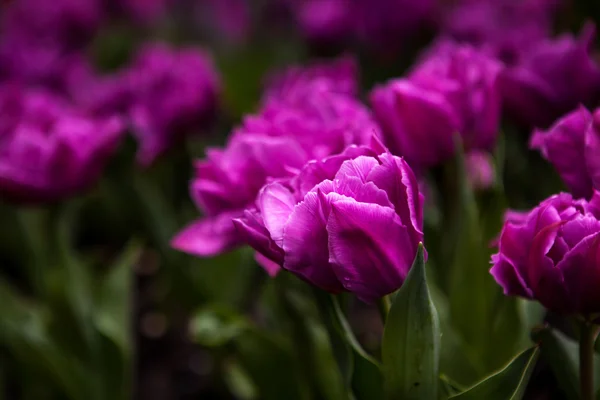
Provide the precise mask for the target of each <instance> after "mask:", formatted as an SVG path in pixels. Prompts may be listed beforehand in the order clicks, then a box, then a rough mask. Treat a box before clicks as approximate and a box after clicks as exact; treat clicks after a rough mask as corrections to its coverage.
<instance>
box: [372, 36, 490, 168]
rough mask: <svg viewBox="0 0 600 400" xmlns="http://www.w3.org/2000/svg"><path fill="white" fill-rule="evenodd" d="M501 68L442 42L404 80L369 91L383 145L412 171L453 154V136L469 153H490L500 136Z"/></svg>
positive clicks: (467, 49) (472, 52) (477, 54)
mask: <svg viewBox="0 0 600 400" xmlns="http://www.w3.org/2000/svg"><path fill="white" fill-rule="evenodd" d="M500 72H501V66H500V64H499V63H498V62H497V61H495V60H494V59H492V58H489V57H487V56H486V55H485V54H483V53H481V52H478V51H477V50H475V49H474V48H471V47H469V46H462V45H456V44H454V43H451V42H442V43H441V44H439V45H437V46H435V47H434V48H433V49H432V50H430V51H429V52H428V54H427V56H426V57H425V59H424V60H423V61H422V62H421V63H420V64H418V65H417V66H416V68H415V69H414V70H413V71H412V72H411V73H410V74H409V75H408V77H406V78H400V79H395V80H392V81H391V82H389V83H387V84H385V85H382V86H378V87H376V88H375V89H374V90H373V92H372V93H371V103H372V105H373V112H374V114H375V116H376V118H377V120H378V122H379V123H380V125H381V127H382V131H383V135H384V139H385V143H386V145H387V146H388V147H389V148H390V150H391V151H392V152H393V153H394V154H398V155H401V156H403V157H404V158H406V160H407V161H408V162H409V163H410V164H411V165H413V167H430V166H433V165H436V164H439V163H441V162H443V161H445V160H447V159H449V158H451V157H452V156H453V154H454V151H455V149H454V147H455V145H454V143H455V135H457V134H460V137H461V138H462V142H463V146H464V148H465V149H466V150H467V151H471V150H490V149H492V148H493V146H494V144H495V142H496V137H497V134H498V125H499V122H500V108H501V98H500V92H499V86H498V76H499V73H500Z"/></svg>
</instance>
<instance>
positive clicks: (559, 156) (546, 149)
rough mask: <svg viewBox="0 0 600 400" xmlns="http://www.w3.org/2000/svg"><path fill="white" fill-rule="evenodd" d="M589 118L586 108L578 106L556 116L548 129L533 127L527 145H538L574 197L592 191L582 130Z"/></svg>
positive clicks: (588, 193) (534, 146)
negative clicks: (556, 120)
mask: <svg viewBox="0 0 600 400" xmlns="http://www.w3.org/2000/svg"><path fill="white" fill-rule="evenodd" d="M590 121H591V115H590V113H589V111H587V110H586V109H585V108H583V107H581V108H580V109H578V110H576V111H574V112H572V113H571V114H568V115H567V116H566V117H564V118H562V119H561V120H559V121H558V122H557V123H556V124H555V125H554V126H552V127H551V128H550V129H549V130H548V131H547V132H543V131H539V130H536V131H535V132H534V134H533V136H532V138H531V144H530V146H531V147H532V148H534V149H540V151H541V153H542V155H543V156H544V157H545V158H546V159H547V160H548V161H550V162H551V163H552V165H554V168H556V170H557V171H558V173H559V175H560V177H561V178H562V179H563V181H564V182H565V183H566V184H567V186H569V188H570V189H571V190H572V191H573V194H574V195H575V197H588V196H589V195H590V194H591V191H592V182H591V178H590V176H589V174H588V168H587V166H586V163H585V132H586V130H587V128H588V126H589V124H590Z"/></svg>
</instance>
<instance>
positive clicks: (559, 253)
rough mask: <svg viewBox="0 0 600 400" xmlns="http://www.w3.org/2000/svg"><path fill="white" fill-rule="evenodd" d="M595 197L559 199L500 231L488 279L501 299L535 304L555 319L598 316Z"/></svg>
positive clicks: (599, 211) (599, 207)
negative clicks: (508, 297) (515, 298)
mask: <svg viewBox="0 0 600 400" xmlns="http://www.w3.org/2000/svg"><path fill="white" fill-rule="evenodd" d="M599 218H600V192H597V191H594V194H593V196H592V198H591V200H590V201H589V202H588V201H586V200H574V199H573V198H572V196H571V195H569V194H566V193H560V194H557V195H554V196H551V197H549V198H548V199H546V200H544V201H542V202H541V203H540V204H539V205H538V206H537V207H535V208H534V209H533V210H531V211H530V212H529V213H528V214H527V216H526V217H523V216H521V215H519V217H518V218H512V219H509V220H508V221H507V222H506V223H505V225H504V228H503V229H502V233H501V236H500V241H499V243H498V253H497V254H494V255H493V256H492V263H493V267H492V269H491V271H490V272H491V274H492V275H493V276H494V279H495V280H496V282H498V284H499V285H500V286H502V288H503V289H504V293H505V294H507V295H514V296H522V297H525V298H528V299H535V300H537V301H539V302H540V303H542V304H543V305H544V306H545V307H546V308H548V309H550V310H552V311H555V312H557V313H561V314H581V315H589V314H592V313H598V312H600V268H599V266H598V254H599V251H600V247H599V245H600V220H599Z"/></svg>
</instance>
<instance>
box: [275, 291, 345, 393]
mask: <svg viewBox="0 0 600 400" xmlns="http://www.w3.org/2000/svg"><path fill="white" fill-rule="evenodd" d="M284 298H285V299H286V301H287V303H288V306H289V311H290V314H291V318H292V324H293V325H294V326H295V328H294V329H296V330H297V333H298V337H297V338H296V340H297V342H296V343H297V344H299V343H301V346H302V348H301V349H300V348H299V349H298V350H299V351H302V352H303V353H305V357H304V360H305V361H306V363H307V369H308V372H309V373H310V375H311V377H312V380H313V382H314V383H315V384H316V387H317V388H318V390H319V393H320V395H321V396H323V398H324V399H328V400H337V399H347V398H348V397H349V396H350V394H349V392H348V390H349V388H348V387H346V385H345V383H344V378H343V376H342V373H341V370H340V368H339V365H338V363H337V360H336V358H335V355H334V347H333V345H332V342H331V338H330V336H329V334H328V332H327V329H326V327H325V325H324V324H323V323H322V322H321V321H320V318H319V316H320V313H319V310H318V309H317V307H316V305H315V304H314V302H313V301H312V299H311V297H310V296H308V295H306V294H304V293H301V292H299V291H297V290H289V288H288V291H287V292H286V293H284Z"/></svg>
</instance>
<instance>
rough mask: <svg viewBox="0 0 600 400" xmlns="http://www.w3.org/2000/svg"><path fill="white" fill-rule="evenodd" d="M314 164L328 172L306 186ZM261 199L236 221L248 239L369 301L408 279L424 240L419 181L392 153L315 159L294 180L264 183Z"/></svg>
mask: <svg viewBox="0 0 600 400" xmlns="http://www.w3.org/2000/svg"><path fill="white" fill-rule="evenodd" d="M356 150H357V149H349V151H356ZM359 153H360V152H359ZM352 156H354V157H352ZM348 157H350V158H348ZM344 158H346V160H344ZM315 171H319V172H318V174H319V175H320V176H321V177H323V178H325V179H323V180H321V181H320V182H318V183H317V184H316V185H314V186H312V187H311V188H310V190H308V191H307V192H305V191H304V190H303V188H306V187H308V186H310V185H312V184H313V183H314V182H315V180H314V178H315V176H316V175H315ZM256 205H257V207H256V209H250V210H247V211H246V212H245V214H244V217H242V218H239V219H236V220H235V223H236V227H237V229H238V230H239V231H240V233H241V234H242V235H243V236H244V238H245V240H246V242H248V243H249V244H250V245H251V246H253V247H254V248H255V249H256V250H258V251H259V252H260V253H261V254H262V255H263V256H265V257H266V258H268V259H269V260H271V261H274V262H276V263H278V264H279V265H281V266H282V267H283V268H284V269H286V270H288V271H291V272H293V273H294V274H296V275H298V276H300V277H301V278H303V279H305V280H307V281H308V282H310V283H312V284H314V285H315V286H317V287H319V288H321V289H324V290H327V291H329V292H333V293H338V292H341V291H343V290H346V291H350V292H353V293H355V294H356V295H357V296H358V297H359V298H360V299H362V300H364V301H366V302H373V301H374V300H376V299H377V298H379V297H382V296H384V295H386V294H388V293H391V292H393V291H395V290H396V289H398V288H399V287H400V286H401V285H402V282H403V281H404V278H405V277H406V274H407V273H408V270H409V269H410V266H411V265H412V262H413V259H414V257H415V254H416V251H417V246H418V244H419V242H422V241H423V231H422V227H423V196H422V194H421V193H420V192H419V185H418V182H417V180H416V178H415V176H414V174H413V172H412V170H411V169H410V167H409V166H408V164H406V162H405V161H404V160H403V159H402V158H399V157H396V156H393V155H391V154H390V153H383V154H380V155H379V156H374V155H358V154H353V155H351V154H348V153H346V155H344V156H341V157H340V156H337V157H334V158H331V159H328V160H325V161H323V162H320V163H319V162H313V163H311V164H308V165H307V169H305V170H303V173H301V174H300V175H298V176H297V177H296V178H295V179H293V180H292V182H289V183H288V182H283V183H282V182H274V183H270V184H268V185H266V186H265V187H264V188H263V189H262V190H261V192H260V194H259V196H258V199H257V201H256Z"/></svg>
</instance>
